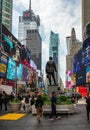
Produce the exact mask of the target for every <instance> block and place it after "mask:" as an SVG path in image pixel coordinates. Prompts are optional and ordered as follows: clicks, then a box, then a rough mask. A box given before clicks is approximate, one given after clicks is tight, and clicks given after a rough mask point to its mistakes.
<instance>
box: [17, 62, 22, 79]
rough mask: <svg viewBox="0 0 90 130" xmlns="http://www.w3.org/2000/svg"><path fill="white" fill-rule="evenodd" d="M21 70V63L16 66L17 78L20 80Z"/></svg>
mask: <svg viewBox="0 0 90 130" xmlns="http://www.w3.org/2000/svg"><path fill="white" fill-rule="evenodd" d="M22 70H23V67H22V64H19V65H18V66H17V79H18V80H19V81H20V80H21V78H22Z"/></svg>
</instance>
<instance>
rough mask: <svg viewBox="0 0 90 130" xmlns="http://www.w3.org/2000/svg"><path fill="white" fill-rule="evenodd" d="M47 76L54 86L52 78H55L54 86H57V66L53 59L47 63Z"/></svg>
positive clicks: (50, 58)
mask: <svg viewBox="0 0 90 130" xmlns="http://www.w3.org/2000/svg"><path fill="white" fill-rule="evenodd" d="M45 71H46V74H47V78H48V79H49V84H50V85H52V83H51V77H52V78H53V81H54V84H55V85H57V83H56V80H55V72H57V68H56V64H55V62H54V61H53V59H52V57H49V61H47V63H46V70H45Z"/></svg>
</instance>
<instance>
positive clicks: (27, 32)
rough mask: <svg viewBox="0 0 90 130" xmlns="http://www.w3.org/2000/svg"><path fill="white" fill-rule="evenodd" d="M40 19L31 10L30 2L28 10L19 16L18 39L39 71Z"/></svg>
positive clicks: (40, 48) (40, 49)
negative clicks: (29, 53) (25, 47)
mask: <svg viewBox="0 0 90 130" xmlns="http://www.w3.org/2000/svg"><path fill="white" fill-rule="evenodd" d="M39 26H40V18H39V15H35V14H34V13H33V11H32V10H31V0H30V4H29V9H28V10H26V11H24V12H23V16H19V26H18V27H19V29H18V39H19V40H20V41H21V42H22V44H24V45H26V46H27V48H28V49H29V50H30V52H31V59H32V60H33V61H34V62H35V64H36V65H37V69H39V70H41V57H42V39H41V36H40V34H39Z"/></svg>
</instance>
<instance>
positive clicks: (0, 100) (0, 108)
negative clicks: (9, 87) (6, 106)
mask: <svg viewBox="0 0 90 130" xmlns="http://www.w3.org/2000/svg"><path fill="white" fill-rule="evenodd" d="M0 111H2V92H0Z"/></svg>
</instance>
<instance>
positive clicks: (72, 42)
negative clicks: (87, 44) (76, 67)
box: [66, 28, 81, 87]
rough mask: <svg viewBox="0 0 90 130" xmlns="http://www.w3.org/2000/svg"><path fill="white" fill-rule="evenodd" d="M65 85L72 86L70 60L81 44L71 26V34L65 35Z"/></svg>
mask: <svg viewBox="0 0 90 130" xmlns="http://www.w3.org/2000/svg"><path fill="white" fill-rule="evenodd" d="M66 44H67V55H66V87H72V60H73V56H74V54H75V53H77V51H78V49H79V48H80V46H81V42H79V41H78V40H77V39H76V33H75V29H74V28H72V30H71V36H69V37H66Z"/></svg>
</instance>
